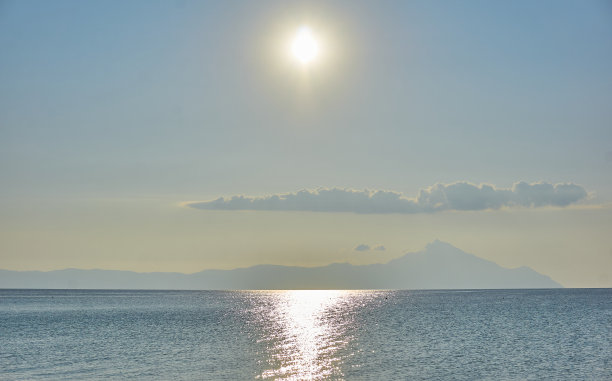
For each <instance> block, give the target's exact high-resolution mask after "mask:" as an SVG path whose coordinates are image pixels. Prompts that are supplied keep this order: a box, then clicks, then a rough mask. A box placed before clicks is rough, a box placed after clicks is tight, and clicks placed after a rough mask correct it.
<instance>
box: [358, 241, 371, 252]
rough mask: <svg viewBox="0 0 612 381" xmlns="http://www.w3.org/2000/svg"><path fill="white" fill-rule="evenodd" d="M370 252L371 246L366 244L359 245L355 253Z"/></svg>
mask: <svg viewBox="0 0 612 381" xmlns="http://www.w3.org/2000/svg"><path fill="white" fill-rule="evenodd" d="M368 250H370V246H369V245H366V244H364V243H362V244H361V245H357V247H355V251H368Z"/></svg>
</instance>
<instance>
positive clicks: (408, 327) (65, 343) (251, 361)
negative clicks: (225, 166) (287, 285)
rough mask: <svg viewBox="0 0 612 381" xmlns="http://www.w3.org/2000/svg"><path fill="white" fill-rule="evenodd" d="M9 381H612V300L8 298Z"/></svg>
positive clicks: (598, 295)
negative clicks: (293, 380) (143, 380)
mask: <svg viewBox="0 0 612 381" xmlns="http://www.w3.org/2000/svg"><path fill="white" fill-rule="evenodd" d="M0 379H2V380H72V379H76V380H83V379H104V380H124V379H158V380H202V379H203V380H248V379H296V380H302V379H306V380H308V379H312V380H319V379H349V380H352V379H356V380H361V379H363V380H394V379H397V380H450V379H452V380H477V379H487V380H524V379H533V380H542V379H550V380H577V379H580V380H612V290H611V289H586V290H585V289H576V290H572V289H567V290H566V289H555V290H485V291H93V290H0Z"/></svg>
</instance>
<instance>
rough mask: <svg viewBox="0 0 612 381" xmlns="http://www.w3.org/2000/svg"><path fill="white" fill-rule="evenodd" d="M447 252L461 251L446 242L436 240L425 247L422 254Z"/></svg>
mask: <svg viewBox="0 0 612 381" xmlns="http://www.w3.org/2000/svg"><path fill="white" fill-rule="evenodd" d="M448 251H461V250H460V249H458V248H456V247H455V246H453V245H451V244H450V243H448V242H444V241H440V240H439V239H436V240H434V241H432V242H430V243H428V244H427V246H425V250H424V252H426V253H438V252H448Z"/></svg>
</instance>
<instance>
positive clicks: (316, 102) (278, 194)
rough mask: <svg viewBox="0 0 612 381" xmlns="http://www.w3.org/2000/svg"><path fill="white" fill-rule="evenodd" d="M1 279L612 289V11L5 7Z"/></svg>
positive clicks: (314, 5) (394, 4) (1, 7)
mask: <svg viewBox="0 0 612 381" xmlns="http://www.w3.org/2000/svg"><path fill="white" fill-rule="evenodd" d="M0 51H1V52H2V55H1V57H0V83H2V86H1V87H0V183H1V184H2V187H0V269H6V270H19V271H24V270H35V271H38V270H41V271H48V270H57V269H64V268H101V269H116V270H130V271H137V272H152V271H164V272H166V271H169V272H183V273H189V272H194V271H201V270H204V269H233V268H242V267H249V266H253V265H258V264H264V263H265V264H278V265H287V266H303V267H313V266H325V265H328V264H330V263H338V262H346V263H351V264H354V265H366V264H375V263H386V262H389V261H390V260H392V259H394V258H398V257H400V256H402V255H404V254H405V253H409V252H416V251H419V250H421V249H422V248H423V247H425V245H426V244H427V243H428V242H431V241H433V240H434V239H440V240H442V241H445V242H450V243H451V244H452V245H454V246H456V247H458V248H460V249H461V250H464V251H465V252H468V253H473V254H475V255H477V256H478V257H481V258H483V259H486V260H489V261H492V262H495V263H497V264H499V265H500V266H502V267H506V268H518V267H521V266H526V267H529V268H531V269H533V270H535V271H537V272H539V273H542V274H546V275H549V276H550V277H551V278H552V279H554V280H556V281H558V282H560V283H561V284H563V285H564V286H565V287H612V235H610V232H611V231H612V128H610V123H611V121H612V108H610V106H609V105H610V104H612V76H611V75H610V67H612V6H611V5H610V3H609V2H607V1H604V0H601V1H589V2H573V1H549V0H545V1H539V2H531V1H526V0H519V1H513V2H483V1H471V2H443V1H440V2H432V1H411V2H405V1H390V2H385V3H384V4H374V3H372V2H367V1H336V2H327V1H294V2H285V1H272V0H266V1H257V2H232V1H224V2H212V3H211V2H197V1H189V0H186V1H176V2H168V1H143V0H135V1H130V2H123V1H117V0H110V1H104V2H101V1H100V2H95V1H94V2H82V1H76V0H62V1H42V0H24V1H3V2H0Z"/></svg>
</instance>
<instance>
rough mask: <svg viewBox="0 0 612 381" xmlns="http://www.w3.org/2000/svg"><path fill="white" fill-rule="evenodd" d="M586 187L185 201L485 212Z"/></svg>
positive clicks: (241, 206)
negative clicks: (406, 195) (411, 195)
mask: <svg viewBox="0 0 612 381" xmlns="http://www.w3.org/2000/svg"><path fill="white" fill-rule="evenodd" d="M587 196H588V193H587V191H586V190H585V189H584V188H583V187H582V186H580V185H577V184H573V183H563V184H550V183H546V182H538V183H531V184H528V183H526V182H522V181H521V182H518V183H515V184H514V185H513V186H512V187H511V188H496V187H494V186H492V185H487V184H480V185H476V184H472V183H468V182H464V181H461V182H456V183H452V184H435V185H433V186H431V187H428V188H424V189H421V190H420V191H419V193H418V195H417V197H415V198H409V197H405V196H404V195H402V194H401V193H399V192H393V191H384V190H376V191H369V190H364V191H357V190H351V189H341V188H331V189H329V188H321V189H317V190H301V191H299V192H295V193H285V194H275V195H270V196H265V197H249V196H232V197H230V198H224V197H220V198H218V199H216V200H213V201H203V202H189V203H187V204H186V205H187V206H190V207H192V208H196V209H208V210H270V211H308V212H345V213H361V214H368V213H403V214H410V213H435V212H441V211H447V210H472V211H474V210H487V209H500V208H502V207H527V208H537V207H543V206H556V207H565V206H568V205H570V204H574V203H576V202H579V201H582V200H584V199H586V198H587Z"/></svg>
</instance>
